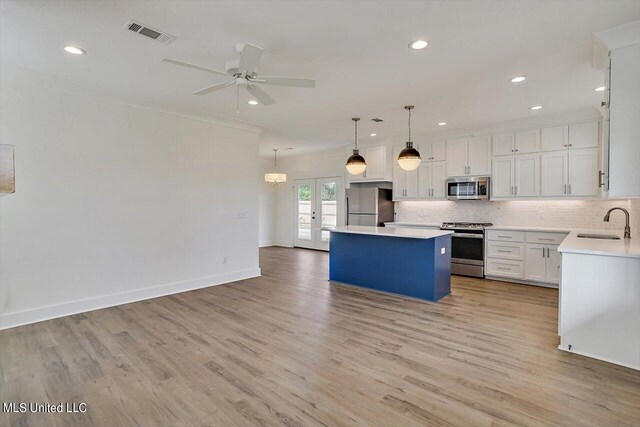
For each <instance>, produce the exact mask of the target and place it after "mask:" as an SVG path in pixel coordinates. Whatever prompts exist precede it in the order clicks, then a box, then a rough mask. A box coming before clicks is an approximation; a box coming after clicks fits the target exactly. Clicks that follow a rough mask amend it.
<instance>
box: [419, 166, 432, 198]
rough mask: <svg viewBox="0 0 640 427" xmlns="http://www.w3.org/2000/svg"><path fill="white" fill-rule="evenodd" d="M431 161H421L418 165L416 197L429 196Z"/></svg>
mask: <svg viewBox="0 0 640 427" xmlns="http://www.w3.org/2000/svg"><path fill="white" fill-rule="evenodd" d="M432 165H433V163H431V162H427V163H421V164H420V167H418V197H419V198H421V199H428V198H430V197H431V181H432V176H433V166H432Z"/></svg>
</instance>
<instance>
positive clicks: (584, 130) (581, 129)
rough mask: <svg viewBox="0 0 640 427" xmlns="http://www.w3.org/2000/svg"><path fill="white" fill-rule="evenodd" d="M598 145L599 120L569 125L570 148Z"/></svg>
mask: <svg viewBox="0 0 640 427" xmlns="http://www.w3.org/2000/svg"><path fill="white" fill-rule="evenodd" d="M597 146H598V122H597V121H592V122H586V123H578V124H573V125H569V148H570V149H578V148H593V147H597Z"/></svg>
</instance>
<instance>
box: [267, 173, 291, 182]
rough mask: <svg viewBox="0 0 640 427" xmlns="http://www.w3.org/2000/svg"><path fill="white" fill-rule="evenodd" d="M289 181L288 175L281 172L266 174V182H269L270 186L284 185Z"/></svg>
mask: <svg viewBox="0 0 640 427" xmlns="http://www.w3.org/2000/svg"><path fill="white" fill-rule="evenodd" d="M286 181H287V174H286V173H279V172H271V173H265V174H264V182H268V183H269V184H282V183H283V182H286Z"/></svg>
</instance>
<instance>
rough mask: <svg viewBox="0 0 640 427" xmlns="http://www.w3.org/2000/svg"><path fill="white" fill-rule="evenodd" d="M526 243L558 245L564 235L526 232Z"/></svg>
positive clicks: (565, 235)
mask: <svg viewBox="0 0 640 427" xmlns="http://www.w3.org/2000/svg"><path fill="white" fill-rule="evenodd" d="M526 237H527V243H543V244H546V245H559V244H560V243H561V242H562V241H563V240H564V238H565V237H567V234H566V233H541V232H538V231H527V236H526Z"/></svg>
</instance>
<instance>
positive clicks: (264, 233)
mask: <svg viewBox="0 0 640 427" xmlns="http://www.w3.org/2000/svg"><path fill="white" fill-rule="evenodd" d="M268 172H273V160H272V159H269V158H261V159H260V177H259V180H260V197H259V200H260V207H259V212H258V218H259V223H258V229H259V231H260V247H264V246H272V245H274V244H275V242H276V195H277V193H276V187H275V186H274V185H273V184H267V183H266V182H264V174H265V173H268Z"/></svg>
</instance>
